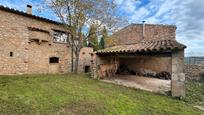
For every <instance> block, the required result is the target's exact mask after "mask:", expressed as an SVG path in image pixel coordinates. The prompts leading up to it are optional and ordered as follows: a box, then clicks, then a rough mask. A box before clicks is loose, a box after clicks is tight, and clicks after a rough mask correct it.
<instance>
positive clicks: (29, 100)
mask: <svg viewBox="0 0 204 115" xmlns="http://www.w3.org/2000/svg"><path fill="white" fill-rule="evenodd" d="M0 114H8V115H15V114H16V115H17V114H18V115H23V114H25V115H28V114H29V115H32V114H33V115H36V114H45V115H50V114H51V115H52V114H53V115H55V114H93V115H96V114H97V115H98V114H113V115H116V114H121V115H135V114H137V115H149V114H151V115H158V114H161V115H176V114H178V115H197V114H198V115H199V114H203V112H202V113H201V111H199V110H197V109H195V108H193V107H191V106H189V105H187V104H186V103H184V102H183V101H180V100H177V99H174V98H171V97H167V96H161V95H157V94H153V93H150V92H146V91H141V90H135V89H131V88H126V87H123V86H118V85H113V84H107V83H102V82H100V81H97V80H92V79H90V78H89V77H88V75H85V74H80V75H74V74H66V75H23V76H1V77H0Z"/></svg>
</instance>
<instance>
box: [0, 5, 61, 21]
mask: <svg viewBox="0 0 204 115" xmlns="http://www.w3.org/2000/svg"><path fill="white" fill-rule="evenodd" d="M0 10H4V11H8V12H12V13H15V14H19V15H23V16H26V17H30V18H34V19H38V20H43V21H46V22H50V23H55V24H61V25H62V24H63V23H61V22H58V21H55V20H51V19H48V18H45V17H41V16H38V15H33V14H28V13H26V12H24V11H21V10H17V9H15V8H11V7H8V6H5V5H0Z"/></svg>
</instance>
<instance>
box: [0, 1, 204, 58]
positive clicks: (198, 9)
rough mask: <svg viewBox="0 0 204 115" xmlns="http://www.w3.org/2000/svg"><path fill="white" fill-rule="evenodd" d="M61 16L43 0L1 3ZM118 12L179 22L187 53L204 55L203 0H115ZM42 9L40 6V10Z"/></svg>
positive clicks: (135, 18)
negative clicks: (46, 6)
mask: <svg viewBox="0 0 204 115" xmlns="http://www.w3.org/2000/svg"><path fill="white" fill-rule="evenodd" d="M26 4H30V5H32V6H33V14H35V15H38V16H42V17H45V18H49V19H52V20H58V19H57V17H56V16H55V15H54V13H53V12H52V11H51V10H45V9H42V8H41V5H40V4H42V0H0V5H4V6H8V7H11V8H15V9H17V10H21V11H25V10H26ZM116 4H117V6H118V12H119V14H118V15H122V16H125V17H127V18H128V21H129V23H142V21H146V23H151V24H168V25H171V24H173V25H176V26H177V32H176V39H177V41H179V42H180V43H183V44H185V45H186V46H187V49H186V50H185V56H204V0H116ZM39 9H41V10H39Z"/></svg>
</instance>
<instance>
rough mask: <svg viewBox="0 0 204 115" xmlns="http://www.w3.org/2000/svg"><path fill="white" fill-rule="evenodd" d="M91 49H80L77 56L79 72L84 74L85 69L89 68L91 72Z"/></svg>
mask: <svg viewBox="0 0 204 115" xmlns="http://www.w3.org/2000/svg"><path fill="white" fill-rule="evenodd" d="M92 56H93V48H91V47H84V48H82V49H81V51H80V54H79V67H78V69H79V72H85V68H86V67H88V68H89V67H90V71H91V65H92V62H93V58H92Z"/></svg>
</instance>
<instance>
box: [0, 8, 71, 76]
mask: <svg viewBox="0 0 204 115" xmlns="http://www.w3.org/2000/svg"><path fill="white" fill-rule="evenodd" d="M0 17H1V18H0V24H1V25H0V74H31V73H35V74H37V73H59V72H60V73H61V72H62V73H64V72H69V71H70V65H71V64H70V63H71V61H70V60H71V55H70V48H69V47H68V46H67V44H62V43H54V42H53V32H54V29H55V30H62V31H63V30H64V28H63V26H62V25H58V24H54V23H50V22H47V21H43V20H38V19H33V18H31V17H26V16H22V15H19V14H14V13H10V12H7V11H3V10H0ZM29 27H33V28H38V29H40V30H44V31H33V30H30V29H29ZM11 53H12V54H13V55H12V56H10V54H11ZM50 57H59V63H58V64H50V63H49V58H50Z"/></svg>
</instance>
